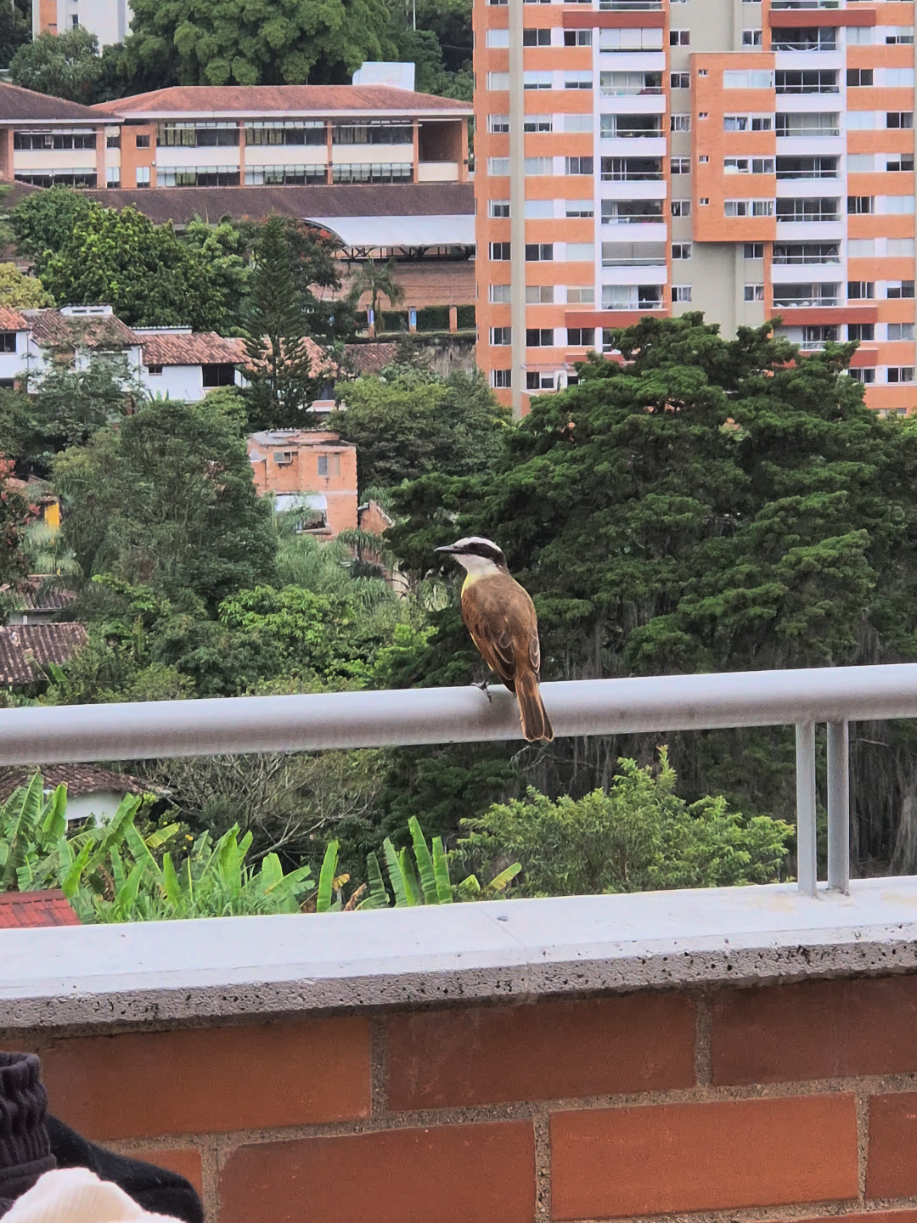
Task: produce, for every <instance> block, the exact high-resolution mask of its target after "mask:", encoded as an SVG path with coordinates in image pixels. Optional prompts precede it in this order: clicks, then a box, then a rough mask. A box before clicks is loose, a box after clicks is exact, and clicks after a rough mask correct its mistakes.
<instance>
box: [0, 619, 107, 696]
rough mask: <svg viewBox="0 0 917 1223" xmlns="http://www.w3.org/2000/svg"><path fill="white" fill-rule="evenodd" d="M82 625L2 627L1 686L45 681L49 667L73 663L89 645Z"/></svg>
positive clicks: (17, 625) (0, 646)
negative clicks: (45, 672) (55, 664)
mask: <svg viewBox="0 0 917 1223" xmlns="http://www.w3.org/2000/svg"><path fill="white" fill-rule="evenodd" d="M87 641H88V637H87V636H86V630H85V628H84V627H83V625H82V624H11V625H6V626H5V627H0V684H4V685H11V686H13V687H18V688H21V687H25V686H27V685H29V684H33V683H36V682H39V681H41V679H42V678H43V668H44V667H46V666H47V665H48V663H57V664H58V665H59V666H60V665H61V664H63V663H66V662H69V661H70V659H71V658H73V657H74V655H75V654H78V653H79V651H80V650H82V649H83V647H84V646H85V645H86V643H87Z"/></svg>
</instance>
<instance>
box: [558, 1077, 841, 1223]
mask: <svg viewBox="0 0 917 1223" xmlns="http://www.w3.org/2000/svg"><path fill="white" fill-rule="evenodd" d="M551 1150H552V1157H551V1164H552V1212H553V1213H552V1217H553V1218H555V1219H591V1218H614V1217H618V1216H621V1215H657V1214H674V1213H676V1212H684V1211H697V1210H736V1209H739V1208H741V1207H744V1206H779V1205H781V1204H783V1203H791V1202H828V1201H835V1200H839V1199H842V1198H853V1197H856V1196H857V1130H856V1110H855V1105H854V1098H853V1096H851V1095H835V1096H804V1097H797V1098H789V1099H775V1100H735V1101H725V1102H722V1103H716V1104H667V1105H661V1106H659V1105H656V1106H652V1107H649V1106H648V1107H645V1108H617V1109H602V1110H591V1111H583V1112H567V1113H555V1115H554V1116H553V1117H552V1119H551Z"/></svg>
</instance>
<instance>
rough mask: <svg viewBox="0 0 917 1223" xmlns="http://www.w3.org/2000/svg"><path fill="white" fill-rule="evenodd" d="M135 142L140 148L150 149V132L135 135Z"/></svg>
mask: <svg viewBox="0 0 917 1223" xmlns="http://www.w3.org/2000/svg"><path fill="white" fill-rule="evenodd" d="M134 142H135V144H136V146H137V148H138V149H148V148H149V147H150V137H149V134H147V135H143V134H140V135H138V136H135V137H134Z"/></svg>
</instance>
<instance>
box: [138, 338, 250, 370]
mask: <svg viewBox="0 0 917 1223" xmlns="http://www.w3.org/2000/svg"><path fill="white" fill-rule="evenodd" d="M138 339H139V340H140V342H141V343H142V344H143V364H144V365H221V364H234V365H235V364H239V363H241V362H243V361H244V360H245V343H244V341H243V340H237V339H224V338H223V337H222V336H219V335H217V334H216V333H215V332H213V331H202V332H195V333H194V334H191V335H176V334H175V333H174V332H168V331H161V332H156V333H153V334H150V333H149V332H146V331H144V332H141V333H140V334H139V336H138Z"/></svg>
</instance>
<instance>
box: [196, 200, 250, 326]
mask: <svg viewBox="0 0 917 1223" xmlns="http://www.w3.org/2000/svg"><path fill="white" fill-rule="evenodd" d="M253 229H254V227H253V226H251V225H246V224H244V223H243V224H242V225H237V224H236V223H235V222H234V221H232V220H231V219H230V218H229V217H222V218H221V219H220V220H219V222H218V223H217V224H216V225H210V224H209V223H208V222H207V221H203V220H201V218H200V217H195V218H194V219H193V220H192V221H190V222H189V223H188V225H187V226H186V227H185V231H184V233H183V234H182V240H183V241H184V243H185V245H186V246H187V247H188V248H189V250H191V251H192V252H193V253H194V255H195V256H196V258H197V260H198V263H199V264H200V265H201V266H203V267H206V269H207V272H206V275H207V278H208V280H209V282H210V285H211V287H212V288H213V289H214V290H215V291H216V292H217V293H218V294H219V296H220V298H221V299H222V301H223V302H224V303H225V304H226V312H225V318H224V322H223V327H224V329H225V330H226V331H228V332H235V333H238V332H239V331H241V330H242V328H243V327H244V324H245V319H246V317H247V314H248V311H249V283H250V281H251V276H252V255H253V250H252V246H253V242H252V238H253V233H252V231H253Z"/></svg>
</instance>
